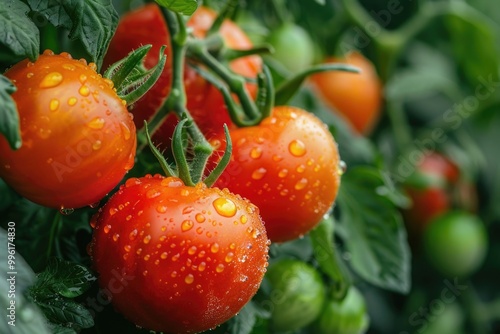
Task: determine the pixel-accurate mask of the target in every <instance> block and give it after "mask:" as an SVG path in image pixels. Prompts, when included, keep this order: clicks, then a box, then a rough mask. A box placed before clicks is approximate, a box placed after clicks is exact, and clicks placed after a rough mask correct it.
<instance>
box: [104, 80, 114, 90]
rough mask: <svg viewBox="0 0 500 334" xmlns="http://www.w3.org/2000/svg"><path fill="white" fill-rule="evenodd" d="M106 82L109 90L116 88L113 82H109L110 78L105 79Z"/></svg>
mask: <svg viewBox="0 0 500 334" xmlns="http://www.w3.org/2000/svg"><path fill="white" fill-rule="evenodd" d="M104 82H105V83H106V85H108V87H109V88H113V87H114V86H115V84H114V83H113V81H111V80H109V79H108V78H104Z"/></svg>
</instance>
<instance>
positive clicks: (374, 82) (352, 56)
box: [311, 52, 383, 134]
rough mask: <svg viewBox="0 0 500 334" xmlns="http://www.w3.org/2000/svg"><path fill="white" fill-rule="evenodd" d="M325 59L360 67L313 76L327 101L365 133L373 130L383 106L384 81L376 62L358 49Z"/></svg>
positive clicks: (359, 130) (354, 127) (356, 128)
mask: <svg viewBox="0 0 500 334" xmlns="http://www.w3.org/2000/svg"><path fill="white" fill-rule="evenodd" d="M324 63H344V64H349V65H353V66H356V67H358V68H359V69H360V70H361V72H360V73H348V72H342V71H329V72H322V73H318V74H315V75H313V76H312V77H311V79H312V81H313V82H314V84H315V86H316V88H317V90H318V92H319V93H320V95H321V96H322V97H323V99H324V100H325V101H326V102H327V104H328V105H329V106H330V107H331V108H332V109H333V110H336V111H337V112H338V113H339V114H340V115H341V116H343V117H344V118H345V119H346V120H347V121H348V122H349V123H350V124H351V125H352V127H353V129H354V130H356V131H357V132H358V133H361V134H369V133H370V131H371V130H372V129H373V127H374V126H375V124H376V123H377V121H378V119H379V117H380V113H381V110H382V96H383V95H382V94H383V93H382V84H381V82H380V80H379V78H378V75H377V72H376V70H375V68H374V67H373V64H372V63H371V62H370V61H369V60H368V59H366V58H365V57H364V56H363V55H362V54H360V53H358V52H351V53H349V54H347V55H346V57H345V58H333V57H330V58H328V59H326V60H325V61H324Z"/></svg>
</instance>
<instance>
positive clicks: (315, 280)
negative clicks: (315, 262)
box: [262, 259, 326, 332]
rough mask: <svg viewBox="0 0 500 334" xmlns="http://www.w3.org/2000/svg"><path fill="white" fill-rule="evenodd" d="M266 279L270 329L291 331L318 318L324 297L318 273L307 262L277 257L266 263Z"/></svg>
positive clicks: (323, 289)
mask: <svg viewBox="0 0 500 334" xmlns="http://www.w3.org/2000/svg"><path fill="white" fill-rule="evenodd" d="M266 279H267V280H268V282H269V285H270V289H271V291H270V302H271V303H270V304H269V302H268V301H264V302H263V304H262V305H263V306H264V307H268V308H270V311H271V319H270V325H271V327H272V329H273V330H274V331H277V332H287V331H295V330H297V329H300V328H303V327H305V326H307V325H308V324H310V323H311V322H312V321H314V319H316V318H317V317H318V315H319V314H320V312H321V309H322V306H323V303H324V300H325V292H326V291H325V287H324V284H323V281H322V279H321V276H320V274H319V273H318V271H317V270H316V269H314V268H313V267H312V266H310V265H309V264H307V263H304V262H302V261H298V260H291V259H286V260H280V261H278V262H275V263H273V264H272V265H271V266H269V269H268V271H267V273H266Z"/></svg>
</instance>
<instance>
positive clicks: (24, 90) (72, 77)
mask: <svg viewBox="0 0 500 334" xmlns="http://www.w3.org/2000/svg"><path fill="white" fill-rule="evenodd" d="M5 76H6V77H8V78H9V79H10V80H12V81H13V82H14V84H15V85H16V87H17V91H16V92H15V93H14V94H13V95H12V97H13V99H14V101H15V102H16V104H17V109H18V113H19V119H20V130H21V137H22V140H23V145H22V147H21V148H20V149H19V150H17V151H13V150H11V149H10V147H9V146H8V144H7V142H6V140H5V139H4V138H3V137H2V138H0V159H1V161H2V164H1V166H0V177H2V178H3V179H4V180H5V182H6V183H8V184H9V185H10V186H11V187H12V188H14V189H15V190H16V191H17V192H18V193H19V194H21V195H22V196H24V197H26V198H27V199H29V200H31V201H33V202H36V203H38V204H42V205H45V206H48V207H54V208H62V207H64V208H79V207H83V206H85V205H89V204H92V203H95V202H98V201H99V200H101V199H102V198H103V197H104V196H105V195H106V194H107V193H108V192H109V191H110V190H112V189H113V188H114V187H115V186H116V185H117V184H118V183H119V182H120V181H121V179H122V178H123V176H124V175H125V173H126V172H127V171H128V170H129V169H131V168H132V166H133V164H134V158H135V148H136V131H135V126H134V122H133V121H132V117H131V115H130V114H129V112H128V111H127V109H126V107H125V101H122V100H121V99H120V98H119V97H118V96H117V95H116V92H115V91H114V90H113V88H112V82H111V81H109V80H106V79H103V78H102V77H101V76H100V75H98V74H97V73H96V71H95V65H94V64H90V65H87V63H86V62H85V61H84V60H81V61H78V60H75V59H72V58H71V56H70V55H69V54H67V53H62V54H60V55H54V54H53V53H52V52H49V51H46V52H45V53H44V54H42V55H40V56H39V58H38V60H37V61H36V62H34V63H32V62H30V61H28V60H24V61H21V62H20V63H18V64H16V65H14V66H13V67H12V68H10V69H9V70H8V71H7V72H5Z"/></svg>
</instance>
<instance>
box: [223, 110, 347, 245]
mask: <svg viewBox="0 0 500 334" xmlns="http://www.w3.org/2000/svg"><path fill="white" fill-rule="evenodd" d="M231 140H232V143H233V155H232V157H231V162H230V163H229V165H228V167H227V168H226V170H225V171H224V172H223V174H222V175H221V177H220V178H219V180H218V181H217V182H216V186H217V187H220V188H225V187H227V188H229V190H231V191H232V192H234V193H237V194H240V195H241V196H243V197H245V198H248V199H249V200H250V201H251V202H252V203H254V204H255V205H257V206H258V207H259V209H260V212H261V215H262V219H263V220H264V222H265V224H266V230H267V234H268V236H269V238H270V239H271V240H272V241H277V242H282V241H287V240H292V239H295V238H298V237H300V236H302V235H303V234H305V233H307V232H308V231H309V230H311V229H312V228H313V227H314V226H316V224H317V223H318V222H319V221H320V220H321V218H322V217H323V215H324V214H325V213H327V212H328V210H330V208H331V206H332V204H333V202H334V200H335V198H336V195H337V190H338V187H339V184H340V173H339V154H338V151H337V144H336V142H335V140H334V139H333V137H332V135H331V134H330V132H329V131H328V128H327V127H326V125H325V124H324V123H322V122H321V121H320V120H319V119H318V118H317V117H315V116H314V115H313V114H311V113H308V112H307V111H304V110H301V109H298V108H293V107H276V108H274V109H273V111H272V115H271V116H270V117H267V118H265V119H264V120H263V121H262V123H260V124H259V125H257V126H252V127H246V128H240V129H236V130H233V131H231Z"/></svg>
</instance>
